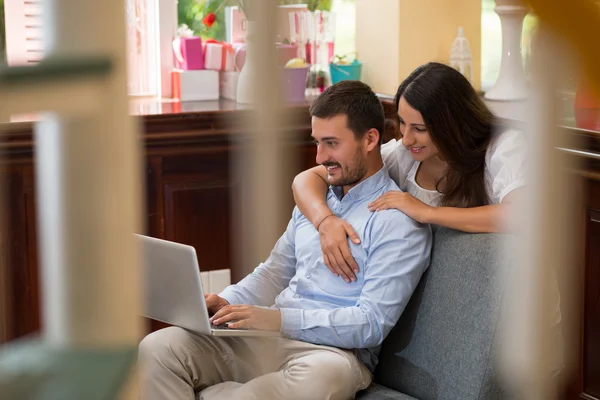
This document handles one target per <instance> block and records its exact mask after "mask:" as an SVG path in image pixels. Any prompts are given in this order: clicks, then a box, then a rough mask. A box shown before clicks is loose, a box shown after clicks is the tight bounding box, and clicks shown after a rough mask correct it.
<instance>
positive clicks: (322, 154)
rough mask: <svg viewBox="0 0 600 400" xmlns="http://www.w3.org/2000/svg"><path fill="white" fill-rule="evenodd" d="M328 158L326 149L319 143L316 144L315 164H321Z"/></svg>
mask: <svg viewBox="0 0 600 400" xmlns="http://www.w3.org/2000/svg"><path fill="white" fill-rule="evenodd" d="M328 158H329V156H328V154H327V151H326V150H325V149H324V148H323V146H321V145H317V160H316V161H317V164H323V163H324V162H325V161H327V159H328Z"/></svg>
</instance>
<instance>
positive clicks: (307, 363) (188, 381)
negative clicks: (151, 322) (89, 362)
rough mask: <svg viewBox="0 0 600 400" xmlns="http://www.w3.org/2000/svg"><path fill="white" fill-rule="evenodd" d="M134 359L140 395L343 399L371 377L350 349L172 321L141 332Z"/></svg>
mask: <svg viewBox="0 0 600 400" xmlns="http://www.w3.org/2000/svg"><path fill="white" fill-rule="evenodd" d="M139 364H140V373H141V388H140V389H141V394H142V399H143V400H154V399H156V400H171V399H172V400H184V399H190V400H192V399H196V396H198V399H202V400H215V399H225V400H246V399H248V400H250V399H253V400H280V399H281V400H294V399H298V400H326V399H332V400H333V399H340V400H342V399H343V400H345V399H352V398H354V395H355V394H356V392H357V391H359V390H361V389H364V388H366V387H367V386H369V384H370V383H371V374H370V372H369V370H368V369H367V368H366V367H365V366H364V365H363V364H362V363H361V362H360V361H359V360H358V359H357V358H356V356H355V354H354V353H353V352H352V351H347V350H341V349H337V348H334V347H328V346H319V345H314V344H310V343H304V342H300V341H296V340H289V339H284V338H249V337H245V338H243V337H215V336H209V335H195V334H193V333H190V332H188V331H185V330H183V329H181V328H176V327H170V328H166V329H162V330H159V331H156V332H154V333H151V334H150V335H148V336H146V337H145V338H144V340H142V342H141V343H140V346H139Z"/></svg>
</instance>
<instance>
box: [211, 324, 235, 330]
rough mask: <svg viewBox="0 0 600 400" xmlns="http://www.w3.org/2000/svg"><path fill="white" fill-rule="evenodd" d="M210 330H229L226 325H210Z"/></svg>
mask: <svg viewBox="0 0 600 400" xmlns="http://www.w3.org/2000/svg"><path fill="white" fill-rule="evenodd" d="M211 328H212V329H231V328H230V327H229V326H228V325H225V324H223V325H211Z"/></svg>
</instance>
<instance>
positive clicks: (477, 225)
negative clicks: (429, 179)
mask: <svg viewBox="0 0 600 400" xmlns="http://www.w3.org/2000/svg"><path fill="white" fill-rule="evenodd" d="M521 192H522V189H516V190H513V191H512V192H510V193H509V194H508V195H506V196H505V197H504V199H503V200H502V203H500V204H492V205H487V206H482V207H473V208H455V207H432V208H431V209H430V210H429V216H428V217H426V220H429V223H430V224H437V225H442V226H447V227H448V228H452V229H457V230H460V231H464V232H471V233H518V232H517V231H518V228H519V227H518V226H517V225H516V223H517V222H518V221H519V218H518V216H517V215H515V213H516V212H517V210H516V202H517V198H518V197H519V196H520V193H521Z"/></svg>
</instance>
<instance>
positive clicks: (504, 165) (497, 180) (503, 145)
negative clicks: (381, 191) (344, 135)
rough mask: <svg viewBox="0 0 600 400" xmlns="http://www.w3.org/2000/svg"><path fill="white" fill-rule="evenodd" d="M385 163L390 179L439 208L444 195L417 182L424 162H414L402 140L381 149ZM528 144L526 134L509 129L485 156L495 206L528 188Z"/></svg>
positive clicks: (486, 171)
mask: <svg viewBox="0 0 600 400" xmlns="http://www.w3.org/2000/svg"><path fill="white" fill-rule="evenodd" d="M381 156H382V158H383V163H384V164H385V166H386V167H387V169H388V171H389V174H390V177H391V178H392V179H393V180H394V181H395V182H396V183H397V184H398V186H400V189H402V190H404V191H405V192H408V193H410V194H412V195H413V196H415V197H416V198H417V199H419V200H421V201H422V202H423V203H426V204H429V205H432V206H438V205H439V204H440V201H441V198H442V194H441V193H440V192H438V191H437V190H427V189H423V188H422V187H420V186H419V185H418V184H417V182H416V179H415V175H416V173H417V170H418V169H419V164H420V162H418V161H415V160H413V158H412V156H411V154H410V151H409V150H408V149H406V147H404V146H403V145H402V140H395V139H392V140H390V141H389V142H387V143H385V144H384V145H382V146H381ZM526 161H527V141H526V138H525V137H524V133H523V132H521V131H518V130H512V129H511V130H507V131H504V132H502V133H500V134H497V135H496V136H495V137H494V138H493V139H492V141H491V142H490V145H489V147H488V149H487V152H486V156H485V185H486V191H487V194H488V197H489V199H490V203H491V204H499V203H501V202H502V200H503V199H504V197H505V196H506V195H507V194H509V193H510V192H512V191H513V190H515V189H517V188H519V187H521V186H524V185H525V183H526V179H525V173H526V166H525V163H526Z"/></svg>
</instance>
